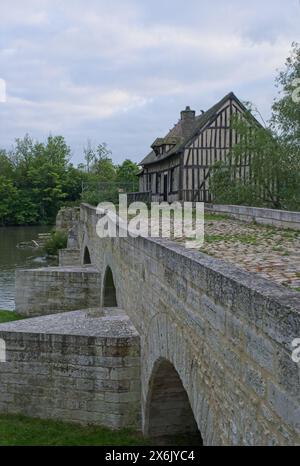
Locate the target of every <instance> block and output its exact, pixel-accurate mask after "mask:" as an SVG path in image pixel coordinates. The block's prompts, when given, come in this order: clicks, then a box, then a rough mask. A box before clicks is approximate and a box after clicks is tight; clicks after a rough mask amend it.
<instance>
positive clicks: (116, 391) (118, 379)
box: [0, 309, 140, 429]
mask: <svg viewBox="0 0 300 466" xmlns="http://www.w3.org/2000/svg"><path fill="white" fill-rule="evenodd" d="M0 338H2V339H3V340H4V341H5V342H6V358H7V361H6V362H5V363H1V364H0V380H1V391H0V409H1V411H2V412H6V413H23V414H26V415H29V416H33V417H42V418H53V419H64V420H68V421H73V422H81V423H85V424H87V423H88V424H90V423H91V424H103V425H106V426H108V427H111V428H113V429H120V428H122V427H132V428H135V429H139V428H140V356H139V354H140V343H139V336H138V334H137V332H136V330H135V328H134V327H133V325H132V324H131V322H130V320H129V318H128V316H127V315H126V314H125V313H124V312H123V311H121V310H116V309H104V310H103V315H102V317H99V316H97V317H93V316H91V315H89V314H88V313H87V312H86V311H85V310H83V311H75V312H67V313H63V314H55V315H51V316H44V317H36V318H32V319H26V320H23V321H19V322H14V323H7V324H2V325H0ZM108 341H109V346H108ZM108 347H109V348H110V349H111V351H110V352H108V351H107V348H108ZM120 347H121V348H122V352H123V354H124V356H120V354H119V348H120ZM104 348H105V350H104V351H103V349H104ZM113 353H115V354H118V356H113V355H112V354H113ZM103 354H108V355H107V356H103ZM24 355H26V357H25V358H24V357H23V356H24ZM128 358H130V365H128ZM106 359H108V363H106V362H107V361H106ZM114 359H116V363H114ZM133 382H136V383H135V384H133Z"/></svg>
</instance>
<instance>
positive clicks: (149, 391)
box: [0, 205, 300, 445]
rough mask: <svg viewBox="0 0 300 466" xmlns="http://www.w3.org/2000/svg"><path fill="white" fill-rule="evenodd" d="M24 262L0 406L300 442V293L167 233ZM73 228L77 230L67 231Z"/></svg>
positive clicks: (8, 331) (91, 216)
mask: <svg viewBox="0 0 300 466" xmlns="http://www.w3.org/2000/svg"><path fill="white" fill-rule="evenodd" d="M97 221H98V216H97V215H96V209H95V208H93V207H91V206H89V205H82V206H81V210H80V219H79V221H78V224H77V233H76V236H77V241H78V247H75V246H76V244H74V242H73V244H72V245H71V246H72V247H71V248H69V249H68V250H66V251H62V252H61V255H60V261H61V265H60V267H57V268H48V269H37V270H30V271H19V272H18V274H17V310H18V312H19V313H20V314H23V315H26V316H27V317H32V316H38V315H39V316H41V314H47V315H44V316H41V317H34V318H30V319H25V320H22V321H20V322H17V323H10V324H3V325H1V326H0V338H2V339H3V340H4V341H5V342H6V347H7V362H6V363H1V365H0V377H1V379H0V380H1V382H0V383H1V386H2V388H3V390H1V395H0V409H1V411H4V412H22V413H25V414H29V415H33V416H38V417H46V418H47V417H53V418H58V419H65V420H69V421H75V422H83V423H95V424H104V425H107V426H109V427H113V428H121V427H124V426H130V427H133V428H135V429H137V430H142V432H143V433H144V434H145V435H149V436H151V437H162V436H188V437H190V438H191V439H194V441H195V442H198V443H199V444H201V443H203V444H204V445H299V444H300V365H299V364H296V363H295V362H294V361H293V360H292V351H293V348H292V342H293V340H295V339H296V338H300V304H299V294H298V293H297V292H292V291H289V290H288V289H285V288H284V287H280V286H277V285H275V284H273V283H272V282H270V281H267V280H265V279H263V278H260V277H259V276H256V275H254V274H250V273H247V272H244V271H242V270H241V269H239V268H237V267H235V266H233V265H230V264H228V263H225V262H223V261H220V260H216V259H213V258H211V257H209V256H207V255H205V254H201V253H199V252H196V251H192V250H188V249H185V248H184V247H183V246H181V245H179V244H176V243H174V242H170V241H167V240H163V239H145V238H131V237H128V238H116V239H99V238H98V236H97V234H96V224H97ZM73 233H74V231H73Z"/></svg>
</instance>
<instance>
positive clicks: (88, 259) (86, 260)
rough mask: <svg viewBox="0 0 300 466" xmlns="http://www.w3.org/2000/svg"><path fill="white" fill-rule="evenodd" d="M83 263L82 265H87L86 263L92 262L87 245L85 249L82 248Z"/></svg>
mask: <svg viewBox="0 0 300 466" xmlns="http://www.w3.org/2000/svg"><path fill="white" fill-rule="evenodd" d="M83 263H84V265H88V264H91V263H92V261H91V256H90V251H89V250H88V248H87V247H85V249H84V257H83Z"/></svg>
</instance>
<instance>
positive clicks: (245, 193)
mask: <svg viewBox="0 0 300 466" xmlns="http://www.w3.org/2000/svg"><path fill="white" fill-rule="evenodd" d="M296 77H298V81H296ZM299 78H300V47H299V45H298V44H293V50H292V53H291V56H290V57H289V58H288V59H287V62H286V66H285V69H284V70H283V71H281V72H280V73H279V76H278V78H277V80H276V82H277V86H278V87H279V88H280V92H279V97H278V98H277V99H276V100H275V102H274V104H273V107H272V118H271V120H270V122H269V124H268V126H266V127H263V126H261V125H258V124H257V123H255V120H254V119H253V117H252V115H251V112H250V111H249V112H248V114H246V116H245V117H243V118H235V119H233V121H232V126H233V128H234V129H235V130H236V131H237V133H238V135H239V139H240V142H239V143H238V144H237V145H236V146H234V148H233V149H232V151H231V153H230V154H229V156H228V158H227V161H226V162H222V163H218V164H216V165H215V167H214V168H213V173H212V177H211V189H212V193H213V196H214V200H215V202H219V203H235V204H246V205H256V206H267V207H272V208H276V209H289V210H300V190H299V185H300V98H299V99H297V98H296V99H295V95H296V94H295V91H297V89H295V84H296V83H298V82H299V86H300V79H299ZM245 161H247V163H248V170H247V173H246V177H241V176H240V175H239V173H240V169H241V165H242V164H243V162H245Z"/></svg>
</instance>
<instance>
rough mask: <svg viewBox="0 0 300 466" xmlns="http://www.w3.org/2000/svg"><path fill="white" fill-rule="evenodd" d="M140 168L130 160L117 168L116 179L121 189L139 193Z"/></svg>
mask: <svg viewBox="0 0 300 466" xmlns="http://www.w3.org/2000/svg"><path fill="white" fill-rule="evenodd" d="M138 173H139V167H138V165H137V164H136V163H135V162H132V161H131V160H129V159H126V160H124V162H123V163H122V164H121V165H119V166H118V167H117V174H116V179H117V182H118V184H119V185H120V187H122V188H124V189H125V190H130V191H133V192H135V191H137V190H138V184H139V183H138V177H137V175H138Z"/></svg>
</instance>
